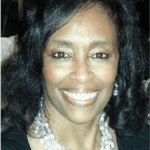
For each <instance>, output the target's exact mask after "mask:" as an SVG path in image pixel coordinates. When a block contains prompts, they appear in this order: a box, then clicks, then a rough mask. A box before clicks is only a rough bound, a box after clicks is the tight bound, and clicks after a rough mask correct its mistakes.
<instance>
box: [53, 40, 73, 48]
mask: <svg viewBox="0 0 150 150" xmlns="http://www.w3.org/2000/svg"><path fill="white" fill-rule="evenodd" d="M52 43H54V44H57V45H60V46H67V47H69V46H72V45H73V43H72V42H71V41H65V40H52Z"/></svg>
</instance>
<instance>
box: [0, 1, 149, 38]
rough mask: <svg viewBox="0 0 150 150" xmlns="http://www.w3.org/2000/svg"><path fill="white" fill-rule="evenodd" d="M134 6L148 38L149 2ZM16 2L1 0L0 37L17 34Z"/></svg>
mask: <svg viewBox="0 0 150 150" xmlns="http://www.w3.org/2000/svg"><path fill="white" fill-rule="evenodd" d="M134 2H135V6H136V8H137V10H138V12H139V15H140V24H139V25H140V27H141V29H142V31H143V33H144V35H145V36H146V38H147V39H148V38H149V0H134ZM18 13H19V11H18V2H17V1H12V0H3V1H2V2H1V18H2V21H1V32H2V33H1V36H2V37H9V36H12V35H16V34H18V29H19V23H20V21H19V17H18Z"/></svg>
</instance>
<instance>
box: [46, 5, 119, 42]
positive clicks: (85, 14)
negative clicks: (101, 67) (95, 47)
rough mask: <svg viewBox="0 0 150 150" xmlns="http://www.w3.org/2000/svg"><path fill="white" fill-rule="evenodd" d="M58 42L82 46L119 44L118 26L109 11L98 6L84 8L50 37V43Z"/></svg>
mask: <svg viewBox="0 0 150 150" xmlns="http://www.w3.org/2000/svg"><path fill="white" fill-rule="evenodd" d="M57 41H68V43H69V42H70V43H77V42H78V43H82V44H84V43H86V44H87V43H90V42H93V41H102V42H105V43H108V44H117V31H116V26H115V24H114V22H113V21H112V19H111V18H110V17H109V15H108V12H107V10H105V8H103V7H102V6H100V5H98V4H97V5H95V6H93V7H89V8H83V9H82V10H80V11H79V12H78V13H76V14H75V15H74V16H73V17H72V18H71V19H70V20H69V22H68V23H66V24H65V25H63V26H62V27H61V28H60V29H58V30H57V31H56V32H55V33H54V34H53V35H52V36H51V37H50V39H49V42H48V43H49V44H51V43H57ZM58 43H60V42H58Z"/></svg>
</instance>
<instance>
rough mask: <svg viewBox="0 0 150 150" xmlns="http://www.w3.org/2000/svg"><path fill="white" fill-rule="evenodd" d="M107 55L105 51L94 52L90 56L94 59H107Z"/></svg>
mask: <svg viewBox="0 0 150 150" xmlns="http://www.w3.org/2000/svg"><path fill="white" fill-rule="evenodd" d="M108 57H109V55H108V54H106V53H95V54H93V55H92V56H91V58H95V59H107V58H108Z"/></svg>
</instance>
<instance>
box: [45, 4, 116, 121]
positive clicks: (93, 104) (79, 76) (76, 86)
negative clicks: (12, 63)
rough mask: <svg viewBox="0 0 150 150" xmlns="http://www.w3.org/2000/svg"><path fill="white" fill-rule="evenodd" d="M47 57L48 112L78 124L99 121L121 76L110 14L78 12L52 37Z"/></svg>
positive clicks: (94, 10)
mask: <svg viewBox="0 0 150 150" xmlns="http://www.w3.org/2000/svg"><path fill="white" fill-rule="evenodd" d="M43 57H44V67H43V76H44V86H45V89H44V90H45V95H44V96H45V97H44V98H45V99H46V109H47V110H48V111H49V112H50V113H51V114H55V115H56V114H57V117H58V118H63V119H67V120H69V121H71V122H74V123H85V122H89V121H92V120H93V119H95V118H96V117H97V116H98V115H99V114H100V113H101V112H102V111H103V109H104V108H105V106H106V105H107V104H108V101H109V99H110V97H111V95H112V90H113V86H114V82H115V78H116V75H117V64H118V49H117V33H116V29H115V25H114V24H113V22H112V21H111V19H110V18H109V16H108V14H107V12H105V11H104V10H103V8H101V7H100V6H94V7H92V8H90V9H87V10H82V11H80V12H78V13H77V14H76V15H75V16H74V17H73V18H72V19H71V20H70V21H69V22H68V23H67V24H65V25H64V26H63V27H61V28H60V29H59V30H57V31H56V32H55V33H54V34H53V35H52V36H51V37H50V39H49V40H48V43H47V45H46V49H45V52H44V55H43Z"/></svg>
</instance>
